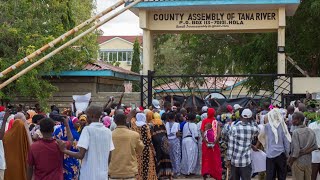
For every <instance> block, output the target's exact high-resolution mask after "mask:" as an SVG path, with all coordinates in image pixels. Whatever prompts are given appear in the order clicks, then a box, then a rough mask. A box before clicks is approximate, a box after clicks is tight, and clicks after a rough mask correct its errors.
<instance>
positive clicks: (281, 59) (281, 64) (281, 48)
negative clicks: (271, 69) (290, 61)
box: [277, 8, 286, 74]
mask: <svg viewBox="0 0 320 180" xmlns="http://www.w3.org/2000/svg"><path fill="white" fill-rule="evenodd" d="M285 28H286V11H285V8H280V9H279V29H278V71H277V72H278V74H285V73H286V54H285V38H286V35H285V32H286V30H285Z"/></svg>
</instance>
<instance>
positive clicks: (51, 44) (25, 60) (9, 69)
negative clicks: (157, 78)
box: [0, 0, 126, 78]
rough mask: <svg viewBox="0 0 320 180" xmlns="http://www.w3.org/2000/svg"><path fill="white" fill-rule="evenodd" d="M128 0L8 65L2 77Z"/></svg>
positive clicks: (122, 0)
mask: <svg viewBox="0 0 320 180" xmlns="http://www.w3.org/2000/svg"><path fill="white" fill-rule="evenodd" d="M125 1H126V0H121V1H119V2H117V3H115V4H114V5H112V6H110V7H108V8H107V9H106V10H104V11H102V12H101V13H99V14H97V15H95V16H93V17H91V18H90V19H88V20H86V21H84V22H83V23H81V24H80V25H78V26H76V27H74V28H73V29H71V30H69V31H68V32H66V33H64V34H63V35H61V36H60V37H58V38H56V39H54V40H53V41H51V42H49V43H48V44H46V45H44V46H42V47H41V48H39V49H38V50H36V51H34V52H33V53H31V54H29V55H28V56H26V57H24V58H23V59H20V60H19V61H18V62H16V63H15V64H13V65H11V66H10V67H8V68H7V69H5V70H3V71H2V72H1V73H0V78H1V77H3V76H5V75H7V74H8V73H10V72H11V71H13V70H15V69H16V68H18V67H20V66H22V65H23V64H24V63H26V62H28V61H29V60H31V59H33V58H34V57H36V56H38V55H40V54H41V53H42V52H44V51H45V50H47V49H49V48H52V47H54V46H55V45H56V44H58V43H59V42H61V41H63V40H65V39H66V38H67V37H69V36H71V35H72V34H74V33H76V32H77V31H79V30H80V29H82V28H83V27H85V26H87V25H89V24H90V23H92V22H93V21H95V20H97V19H99V18H101V17H102V16H104V15H106V14H107V13H109V12H111V11H112V10H114V9H116V8H118V7H119V6H121V5H123V4H124V3H125Z"/></svg>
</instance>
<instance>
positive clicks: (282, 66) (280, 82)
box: [273, 8, 290, 105]
mask: <svg viewBox="0 0 320 180" xmlns="http://www.w3.org/2000/svg"><path fill="white" fill-rule="evenodd" d="M285 28H286V11H285V8H279V28H278V61H277V67H278V68H277V73H278V74H286V54H285V38H286V37H285ZM279 78H280V79H277V80H276V81H275V82H274V83H275V84H274V89H275V94H274V96H275V97H274V98H275V100H276V101H277V102H273V103H277V104H279V102H281V100H282V93H286V91H284V90H285V88H290V87H289V86H288V83H287V82H286V81H284V79H285V77H279ZM282 103H283V102H282ZM279 105H280V104H279Z"/></svg>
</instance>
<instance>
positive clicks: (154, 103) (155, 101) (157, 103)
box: [152, 99, 160, 109]
mask: <svg viewBox="0 0 320 180" xmlns="http://www.w3.org/2000/svg"><path fill="white" fill-rule="evenodd" d="M152 105H153V106H154V107H155V108H157V109H160V102H159V101H158V100H156V99H154V100H152Z"/></svg>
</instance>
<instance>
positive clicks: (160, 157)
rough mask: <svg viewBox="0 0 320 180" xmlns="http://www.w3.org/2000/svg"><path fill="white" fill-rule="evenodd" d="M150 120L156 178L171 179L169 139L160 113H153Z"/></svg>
mask: <svg viewBox="0 0 320 180" xmlns="http://www.w3.org/2000/svg"><path fill="white" fill-rule="evenodd" d="M153 118H154V119H153V120H152V126H153V127H152V130H151V131H152V143H153V145H154V148H155V151H156V161H157V166H156V170H157V174H158V178H165V177H167V178H170V179H172V176H173V171H172V164H171V160H170V155H169V153H170V152H169V140H168V136H167V130H166V127H165V125H164V124H163V122H162V120H161V117H160V114H158V113H154V115H153Z"/></svg>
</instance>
